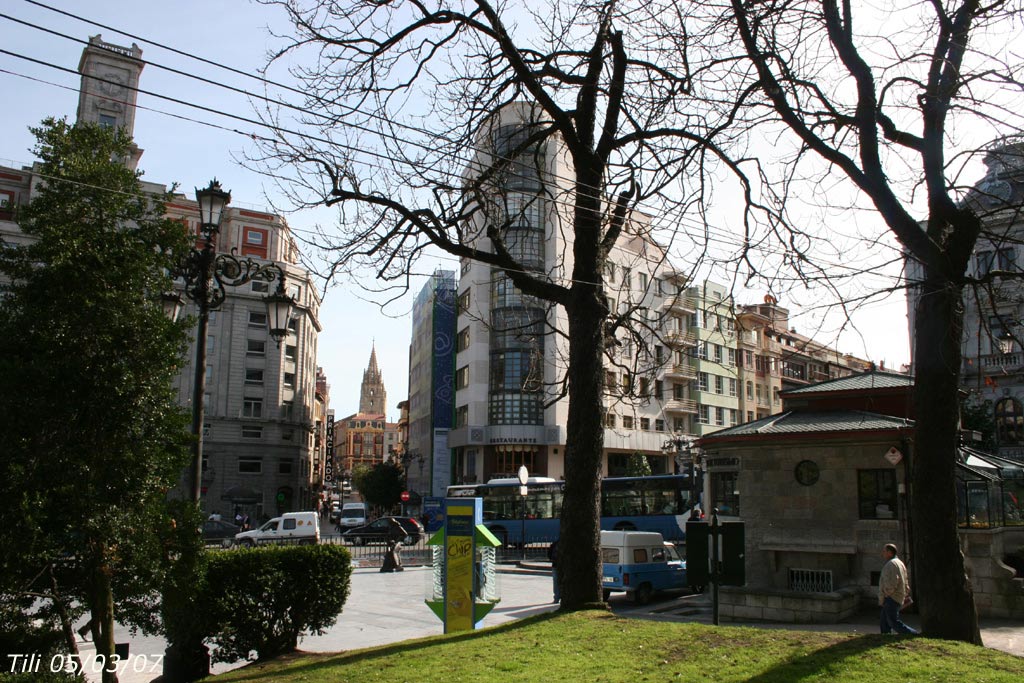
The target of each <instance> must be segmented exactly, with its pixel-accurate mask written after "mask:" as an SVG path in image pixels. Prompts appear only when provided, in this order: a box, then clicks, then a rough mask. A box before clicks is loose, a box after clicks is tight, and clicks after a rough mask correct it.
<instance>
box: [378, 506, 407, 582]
mask: <svg viewBox="0 0 1024 683" xmlns="http://www.w3.org/2000/svg"><path fill="white" fill-rule="evenodd" d="M406 535H407V534H406V533H405V529H404V528H403V527H402V525H401V524H399V523H398V520H397V519H395V518H394V517H388V536H387V552H386V553H385V554H384V563H383V564H382V565H381V568H380V570H381V572H401V571H405V568H404V567H403V566H402V554H401V548H402V539H403V538H405V537H406Z"/></svg>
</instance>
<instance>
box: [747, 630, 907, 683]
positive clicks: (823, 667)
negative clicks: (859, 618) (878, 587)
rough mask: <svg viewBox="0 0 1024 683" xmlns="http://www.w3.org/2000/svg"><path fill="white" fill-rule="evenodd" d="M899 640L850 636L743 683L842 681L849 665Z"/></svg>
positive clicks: (894, 644)
mask: <svg viewBox="0 0 1024 683" xmlns="http://www.w3.org/2000/svg"><path fill="white" fill-rule="evenodd" d="M900 639H901V637H899V636H883V635H863V636H851V637H849V638H847V639H845V640H842V641H840V642H837V643H833V644H831V645H826V646H824V647H821V648H817V649H814V650H809V651H808V650H805V651H804V652H802V653H801V654H797V655H794V656H792V657H789V658H787V659H786V660H784V661H781V662H779V663H777V664H775V665H774V666H772V667H771V668H770V669H768V670H766V671H764V672H762V673H760V674H758V675H756V676H753V677H751V678H748V679H746V681H745V682H744V683H795V682H796V681H807V680H829V679H831V680H839V679H840V677H841V676H842V672H843V670H844V669H845V668H846V663H847V661H848V660H850V659H859V658H861V657H863V656H864V655H865V654H866V653H868V652H871V651H874V650H879V649H883V648H887V647H893V646H897V647H898V645H897V644H898V643H899V642H900Z"/></svg>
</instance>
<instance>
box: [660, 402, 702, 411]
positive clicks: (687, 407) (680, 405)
mask: <svg viewBox="0 0 1024 683" xmlns="http://www.w3.org/2000/svg"><path fill="white" fill-rule="evenodd" d="M662 409H663V410H664V411H665V412H666V413H694V414H695V413H696V412H697V402H696V401H694V400H693V399H690V398H673V399H669V400H668V401H665V404H664V405H663V406H662Z"/></svg>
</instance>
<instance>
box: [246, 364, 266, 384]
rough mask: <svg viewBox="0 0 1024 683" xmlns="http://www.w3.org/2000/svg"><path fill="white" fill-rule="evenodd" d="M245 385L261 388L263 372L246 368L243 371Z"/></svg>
mask: <svg viewBox="0 0 1024 683" xmlns="http://www.w3.org/2000/svg"><path fill="white" fill-rule="evenodd" d="M245 383H246V384H250V385H258V386H262V384H263V371H262V370H254V369H252V368H246V370H245Z"/></svg>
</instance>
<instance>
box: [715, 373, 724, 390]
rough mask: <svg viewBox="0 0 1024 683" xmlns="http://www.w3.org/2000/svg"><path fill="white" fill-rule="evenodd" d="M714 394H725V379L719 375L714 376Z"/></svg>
mask: <svg viewBox="0 0 1024 683" xmlns="http://www.w3.org/2000/svg"><path fill="white" fill-rule="evenodd" d="M715 393H716V394H718V395H722V394H724V393H725V378H724V377H722V376H721V375H715Z"/></svg>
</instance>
